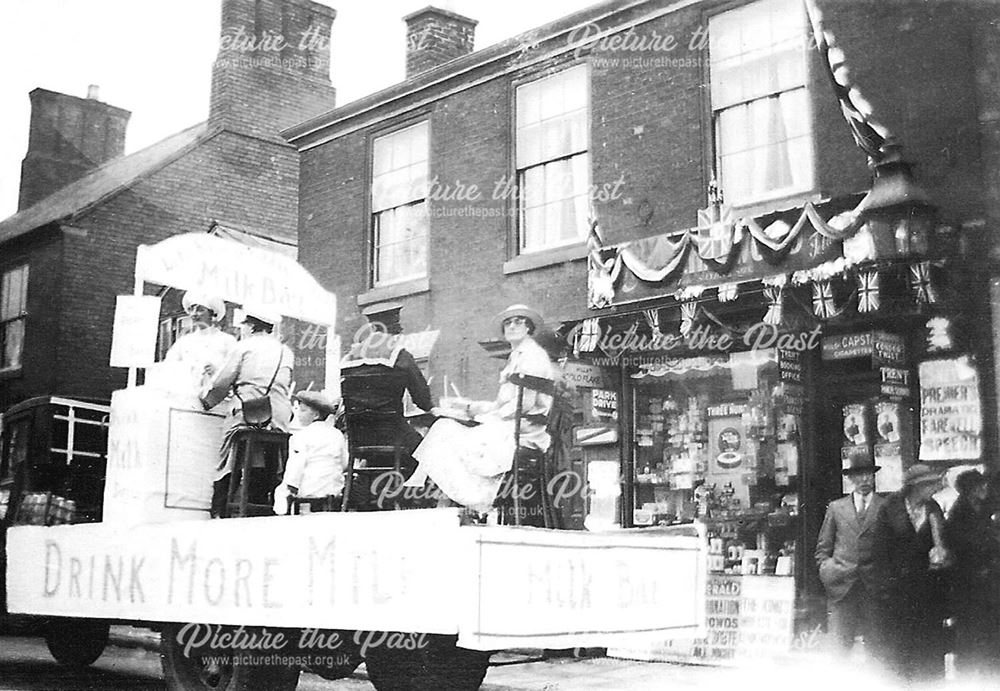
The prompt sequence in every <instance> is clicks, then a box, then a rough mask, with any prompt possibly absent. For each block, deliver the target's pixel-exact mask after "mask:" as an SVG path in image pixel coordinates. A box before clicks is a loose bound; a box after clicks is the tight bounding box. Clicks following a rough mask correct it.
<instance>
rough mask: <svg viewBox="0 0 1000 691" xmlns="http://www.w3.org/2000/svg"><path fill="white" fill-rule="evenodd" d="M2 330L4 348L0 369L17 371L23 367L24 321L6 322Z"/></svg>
mask: <svg viewBox="0 0 1000 691" xmlns="http://www.w3.org/2000/svg"><path fill="white" fill-rule="evenodd" d="M2 328H3V330H4V348H3V361H2V362H0V369H17V368H18V367H20V366H21V353H22V352H23V351H24V319H23V318H22V319H15V320H14V321H10V322H6V323H5V324H4V326H3V327H2Z"/></svg>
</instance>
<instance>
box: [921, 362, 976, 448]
mask: <svg viewBox="0 0 1000 691" xmlns="http://www.w3.org/2000/svg"><path fill="white" fill-rule="evenodd" d="M919 383H920V460H921V461H953V460H972V459H978V458H980V457H981V456H982V424H983V416H982V409H981V406H980V399H979V372H978V371H977V370H976V367H975V365H974V364H972V362H971V361H970V358H969V356H967V355H963V356H961V357H957V358H950V359H945V360H928V361H925V362H921V363H920V367H919Z"/></svg>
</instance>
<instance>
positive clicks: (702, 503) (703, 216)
mask: <svg viewBox="0 0 1000 691" xmlns="http://www.w3.org/2000/svg"><path fill="white" fill-rule="evenodd" d="M871 155H872V159H873V164H874V166H873V167H874V178H873V184H872V186H871V189H870V190H869V191H868V192H867V193H866V194H864V193H862V194H858V195H854V196H848V197H844V198H838V199H831V200H823V201H820V202H817V203H810V202H806V203H805V204H804V205H802V206H798V207H795V208H790V209H787V210H783V211H778V212H774V213H770V214H768V215H765V216H758V217H753V216H745V217H739V216H737V215H735V214H734V213H733V212H732V211H731V210H730V209H729V208H727V206H726V205H725V203H724V202H723V200H722V198H721V194H720V193H719V191H718V190H717V189H716V188H714V186H713V188H712V189H711V190H710V191H709V197H710V200H711V201H710V204H709V206H708V207H707V208H705V209H702V210H700V211H698V213H697V223H696V225H694V226H693V227H692V228H690V229H688V230H685V231H683V232H679V233H672V234H665V235H657V236H653V237H649V238H645V239H641V240H636V241H632V242H628V243H624V244H620V245H617V246H611V247H607V246H604V245H603V243H602V242H601V239H600V229H599V228H598V227H597V226H596V224H595V226H594V227H593V228H592V233H591V248H592V250H591V255H590V258H589V277H588V294H589V302H590V305H589V306H590V308H591V310H592V313H593V315H594V316H592V317H590V318H588V319H585V320H583V321H580V322H577V323H575V324H572V325H569V327H568V328H569V329H570V331H569V335H570V340H571V342H572V343H573V344H574V359H573V360H572V361H571V363H572V364H570V365H569V371H570V372H577V371H578V370H579V371H587V370H590V375H589V376H590V377H591V378H592V379H593V380H594V381H595V382H600V383H601V385H602V386H605V387H608V388H592V389H590V390H589V396H590V397H591V405H590V412H591V414H590V416H589V419H590V420H591V421H592V423H593V424H590V425H584V426H582V427H579V428H577V430H576V441H577V443H578V444H580V445H581V446H582V447H583V454H584V461H585V463H586V465H587V467H588V472H589V477H590V478H591V484H592V492H593V499H592V502H591V509H590V514H591V516H590V518H591V520H592V521H593V522H599V521H598V519H597V518H596V517H595V514H598V513H600V512H601V511H603V512H604V514H603V516H602V519H603V520H605V521H607V522H620V523H621V524H622V525H626V526H638V525H656V524H673V523H678V522H687V521H693V520H699V521H703V522H705V523H707V525H708V527H709V532H710V537H711V542H710V544H711V550H710V552H711V556H710V564H709V568H710V571H711V572H712V573H713V574H716V576H717V578H718V579H720V581H719V582H720V583H721V582H730V583H732V582H736V583H743V586H742V588H743V589H746V588H747V587H748V586H750V587H751V589H753V588H763V590H765V591H770V593H771V594H770V595H769V596H768V597H776V598H777V599H778V600H782V599H784V601H785V602H788V603H789V604H790V602H791V601H794V620H795V623H796V627H797V631H798V632H799V633H800V634H802V635H805V633H808V632H809V631H810V630H814V629H815V627H816V626H817V625H818V624H819V623H820V622H821V621H822V617H823V614H824V612H825V594H824V592H823V590H822V586H821V585H820V584H819V581H818V576H817V573H816V567H815V564H814V560H813V557H812V555H813V552H814V550H815V545H816V536H817V534H818V532H819V526H820V523H821V522H822V518H823V513H824V510H825V507H826V505H827V503H828V502H829V501H830V500H832V499H834V498H836V497H837V496H840V494H841V493H842V492H844V491H848V490H847V488H846V487H845V486H844V485H843V484H842V483H843V480H842V475H841V469H842V467H846V466H847V464H848V463H849V462H850V461H851V459H853V458H856V457H861V458H864V459H866V460H870V461H872V462H873V463H875V464H877V465H879V466H881V471H880V472H879V473H878V474H877V487H876V489H877V491H879V492H892V491H896V490H898V489H900V487H901V485H902V476H903V472H904V471H905V469H906V468H908V467H909V466H910V465H912V464H914V463H916V462H918V461H920V462H925V463H931V464H934V465H936V466H938V467H940V468H941V470H942V471H946V470H947V471H949V476H951V477H953V476H954V474H955V473H956V472H958V470H960V469H962V468H965V467H968V466H970V465H973V466H979V465H980V464H983V463H984V460H985V459H986V458H988V457H989V455H991V454H988V450H989V449H991V447H992V446H993V441H992V440H993V436H992V435H991V434H987V433H986V431H985V430H984V424H985V422H986V421H988V420H991V419H993V413H992V412H989V411H985V410H984V395H983V394H984V391H983V382H984V381H985V382H988V381H990V380H991V378H992V363H991V358H990V347H991V338H990V329H989V321H990V320H989V318H988V303H987V301H986V299H985V294H986V293H987V292H988V291H987V287H986V286H985V285H976V278H975V275H976V274H975V273H974V272H965V271H963V267H964V266H966V264H967V259H968V258H967V257H966V256H964V249H963V245H962V243H960V242H959V241H958V240H957V239H956V238H957V236H956V233H955V231H954V230H953V229H952V228H951V227H948V226H945V225H943V224H941V223H940V221H939V216H938V213H937V209H936V207H935V205H934V204H932V203H931V201H932V200H930V199H928V197H927V195H926V194H925V193H924V192H923V191H922V189H921V188H920V187H919V185H918V184H916V183H915V181H914V177H913V174H912V170H911V167H910V166H909V165H908V164H907V162H906V161H905V160H904V158H903V154H902V151H901V148H900V147H899V146H898V145H897V144H895V143H894V142H893V141H891V140H889V141H882V142H880V144H879V148H878V149H877V150H872V151H871ZM575 376H576V377H577V378H581V379H582V378H583V377H582V376H581V375H579V374H577V375H575ZM985 398H987V399H988V398H989V397H985ZM602 415H603V419H602ZM987 465H988V464H987ZM609 478H616V481H611V480H610V479H609ZM615 482H618V484H617V485H616V486H612V485H614V484H615ZM611 495H614V496H615V497H616V501H614V502H611V501H608V500H607V497H608V496H611ZM602 497H603V498H604V499H603V501H602ZM953 498H954V497H953V490H950V489H949V490H946V491H945V493H943V495H942V497H941V500H942V501H943V503H945V504H947V503H948V502H949V501H951V500H953ZM733 577H736V578H735V579H734V578H733ZM727 579H728V581H727ZM750 579H763V580H761V581H760V582H759V583H752V582H751V580H750ZM778 579H783V581H781V580H778ZM728 587H729V588H730V589H732V588H736V589H739V588H740V586H739V585H730V586H728ZM723 589H725V588H723ZM731 594H732V593H730V595H731ZM710 597H711V594H710ZM793 598H794V600H793ZM803 632H805V633H803ZM734 640H735V638H734ZM786 642H787V639H786ZM661 652H662V651H661ZM690 652H691V651H688V653H690ZM731 653H733V651H731V650H730V651H728V652H727V651H725V650H722V649H718V648H717V649H716V650H715V654H716V655H722V656H725V655H727V654H731ZM701 655H702V656H708V657H711V656H712V653H711V651H710V650H702V651H701Z"/></svg>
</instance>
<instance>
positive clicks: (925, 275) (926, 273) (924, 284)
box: [910, 262, 937, 305]
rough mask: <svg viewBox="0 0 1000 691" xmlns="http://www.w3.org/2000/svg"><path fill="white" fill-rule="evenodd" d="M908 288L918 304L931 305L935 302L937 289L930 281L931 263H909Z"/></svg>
mask: <svg viewBox="0 0 1000 691" xmlns="http://www.w3.org/2000/svg"><path fill="white" fill-rule="evenodd" d="M910 288H911V289H912V290H913V297H914V299H915V300H916V301H917V304H919V305H933V304H934V303H936V302H937V291H935V290H934V284H933V283H932V282H931V263H930V262H916V263H914V264H910Z"/></svg>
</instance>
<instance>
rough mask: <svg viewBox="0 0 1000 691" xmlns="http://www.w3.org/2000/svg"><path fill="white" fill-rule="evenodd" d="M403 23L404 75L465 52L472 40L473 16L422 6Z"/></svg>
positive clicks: (474, 22) (470, 46) (410, 75)
mask: <svg viewBox="0 0 1000 691" xmlns="http://www.w3.org/2000/svg"><path fill="white" fill-rule="evenodd" d="M403 21H404V22H406V78H407V79H410V78H412V77H415V76H416V75H418V74H420V73H421V72H426V71H428V70H430V69H433V68H435V67H437V66H438V65H443V64H444V63H446V62H449V61H451V60H454V59H455V58H460V57H462V56H463V55H468V54H469V53H471V52H472V51H473V50H474V44H475V40H476V24H478V23H479V22H477V21H476V20H475V19H469V18H468V17H463V16H462V15H460V14H455V13H454V12H449V11H448V10H442V9H438V8H437V7H425V8H424V9H422V10H417V11H416V12H414V13H412V14H408V15H406V16H405V17H403Z"/></svg>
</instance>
